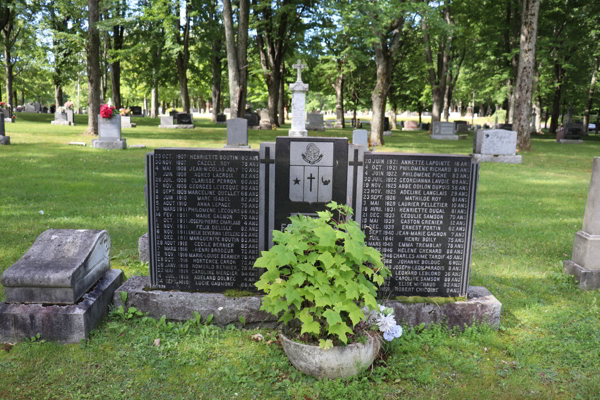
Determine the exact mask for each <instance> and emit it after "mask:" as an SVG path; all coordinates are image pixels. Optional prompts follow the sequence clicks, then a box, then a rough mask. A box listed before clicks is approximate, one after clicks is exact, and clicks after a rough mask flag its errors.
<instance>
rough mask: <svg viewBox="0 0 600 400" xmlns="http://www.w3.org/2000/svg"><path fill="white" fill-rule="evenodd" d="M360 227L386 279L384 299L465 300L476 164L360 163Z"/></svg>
mask: <svg viewBox="0 0 600 400" xmlns="http://www.w3.org/2000/svg"><path fill="white" fill-rule="evenodd" d="M364 164H365V165H364V183H363V185H364V189H363V193H362V210H361V215H360V218H361V227H362V229H363V231H364V232H365V233H366V235H367V241H366V242H367V244H368V245H369V246H373V247H375V248H377V249H378V250H379V251H381V253H382V255H383V256H384V263H385V265H386V266H387V267H388V268H390V269H391V270H392V278H391V279H389V280H387V281H386V284H385V285H384V286H383V287H382V288H381V289H380V295H382V296H384V297H388V296H391V297H393V296H413V295H416V296H453V297H456V296H466V294H467V288H468V278H469V269H470V264H471V237H472V232H473V223H474V216H475V189H476V182H477V175H478V168H479V164H477V163H475V162H473V161H472V160H471V158H470V157H468V156H454V155H425V154H400V153H371V152H366V153H365V156H364Z"/></svg>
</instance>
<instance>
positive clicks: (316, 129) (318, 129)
mask: <svg viewBox="0 0 600 400" xmlns="http://www.w3.org/2000/svg"><path fill="white" fill-rule="evenodd" d="M306 130H307V131H317V132H323V131H324V130H325V127H324V126H307V127H306Z"/></svg>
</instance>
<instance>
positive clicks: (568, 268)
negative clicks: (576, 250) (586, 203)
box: [563, 260, 600, 290]
mask: <svg viewBox="0 0 600 400" xmlns="http://www.w3.org/2000/svg"><path fill="white" fill-rule="evenodd" d="M563 266H564V272H565V274H567V275H574V276H575V279H576V280H577V282H579V289H584V290H593V289H600V270H598V271H592V270H591V269H587V268H584V267H582V266H581V265H579V264H577V263H575V262H573V261H572V260H565V261H564V262H563Z"/></svg>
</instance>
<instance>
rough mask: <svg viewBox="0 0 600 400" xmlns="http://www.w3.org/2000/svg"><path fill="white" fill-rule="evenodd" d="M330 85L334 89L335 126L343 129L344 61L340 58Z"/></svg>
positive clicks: (344, 122)
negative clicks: (333, 80)
mask: <svg viewBox="0 0 600 400" xmlns="http://www.w3.org/2000/svg"><path fill="white" fill-rule="evenodd" d="M332 86H333V89H334V90H335V127H336V128H341V129H344V128H345V127H346V121H345V119H344V62H343V60H341V59H340V60H338V74H337V76H336V77H335V83H333V85H332Z"/></svg>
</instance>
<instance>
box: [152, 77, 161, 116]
mask: <svg viewBox="0 0 600 400" xmlns="http://www.w3.org/2000/svg"><path fill="white" fill-rule="evenodd" d="M151 96H152V99H151V102H150V104H151V107H152V108H151V109H150V118H156V117H157V116H158V106H159V105H160V101H159V100H158V85H156V84H153V85H152V94H151Z"/></svg>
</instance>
